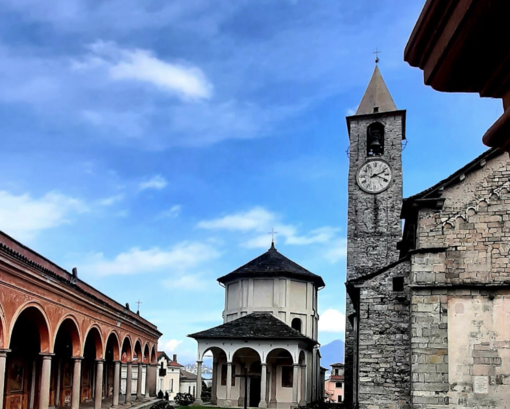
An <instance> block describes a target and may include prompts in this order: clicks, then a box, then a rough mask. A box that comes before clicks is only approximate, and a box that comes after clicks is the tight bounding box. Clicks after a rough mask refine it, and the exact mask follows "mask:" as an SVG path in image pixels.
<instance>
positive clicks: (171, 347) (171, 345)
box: [162, 339, 182, 354]
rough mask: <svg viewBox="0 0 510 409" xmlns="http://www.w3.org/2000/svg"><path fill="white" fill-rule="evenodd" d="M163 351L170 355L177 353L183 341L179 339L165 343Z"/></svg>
mask: <svg viewBox="0 0 510 409" xmlns="http://www.w3.org/2000/svg"><path fill="white" fill-rule="evenodd" d="M162 344H163V349H164V350H165V352H166V353H167V354H168V353H175V352H177V347H178V346H179V345H180V344H182V341H181V340H178V339H169V340H168V341H163V342H162Z"/></svg>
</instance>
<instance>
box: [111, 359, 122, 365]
mask: <svg viewBox="0 0 510 409" xmlns="http://www.w3.org/2000/svg"><path fill="white" fill-rule="evenodd" d="M112 362H113V363H114V364H121V363H122V361H121V360H120V359H114V360H113V361H112Z"/></svg>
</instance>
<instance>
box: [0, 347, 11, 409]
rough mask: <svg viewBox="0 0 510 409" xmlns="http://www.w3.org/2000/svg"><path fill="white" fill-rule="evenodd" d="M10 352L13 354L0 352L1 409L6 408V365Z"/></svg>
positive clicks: (5, 351) (8, 350)
mask: <svg viewBox="0 0 510 409" xmlns="http://www.w3.org/2000/svg"><path fill="white" fill-rule="evenodd" d="M8 352H11V350H10V349H1V350H0V409H3V408H4V385H5V363H6V361H7V353H8Z"/></svg>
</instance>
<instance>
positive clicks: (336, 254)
mask: <svg viewBox="0 0 510 409" xmlns="http://www.w3.org/2000/svg"><path fill="white" fill-rule="evenodd" d="M346 256H347V240H346V239H344V238H342V239H336V240H334V241H333V242H331V244H330V247H329V249H328V250H327V251H326V254H325V257H326V259H327V260H328V261H329V262H330V263H336V262H338V261H340V260H342V259H344V258H345V257H346Z"/></svg>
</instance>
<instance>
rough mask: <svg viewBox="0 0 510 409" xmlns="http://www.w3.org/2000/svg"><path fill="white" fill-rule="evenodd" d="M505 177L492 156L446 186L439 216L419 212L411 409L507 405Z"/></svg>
mask: <svg viewBox="0 0 510 409" xmlns="http://www.w3.org/2000/svg"><path fill="white" fill-rule="evenodd" d="M509 176H510V161H509V160H508V158H507V156H506V155H501V156H498V157H496V158H493V159H492V160H490V161H488V162H487V163H486V164H485V163H482V164H480V168H479V169H477V170H476V171H475V172H472V173H469V174H467V175H465V176H463V177H461V180H460V181H458V183H455V184H454V185H452V186H449V187H446V188H445V189H444V192H443V197H444V198H445V203H444V206H443V208H442V209H441V210H421V211H420V213H419V221H418V229H417V247H418V248H419V249H420V253H417V254H414V255H413V256H412V263H411V265H412V267H411V270H412V272H411V277H410V286H411V289H412V297H411V311H412V312H411V323H412V324H411V326H412V327H411V330H412V340H411V345H412V401H413V408H414V409H425V408H430V407H434V408H440V407H443V406H444V407H446V406H448V407H450V408H452V407H453V408H489V407H490V408H501V409H504V408H508V407H509V403H508V402H509V399H508V396H510V382H509V381H508V377H509V376H510V354H509V348H510V327H509V325H508V322H509V318H510V302H509V296H508V293H509V292H510V256H509V250H510V193H509V190H510V181H509ZM427 248H429V249H430V251H429V252H426V251H427V250H426V249H427ZM461 305H462V306H461ZM432 405H434V406H432Z"/></svg>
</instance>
